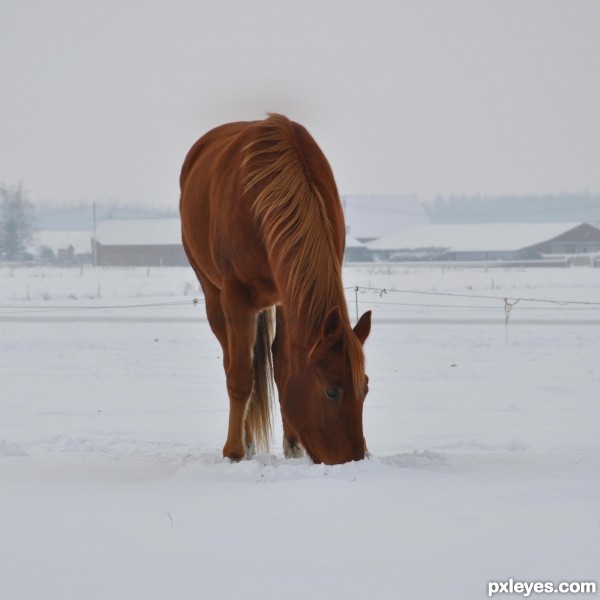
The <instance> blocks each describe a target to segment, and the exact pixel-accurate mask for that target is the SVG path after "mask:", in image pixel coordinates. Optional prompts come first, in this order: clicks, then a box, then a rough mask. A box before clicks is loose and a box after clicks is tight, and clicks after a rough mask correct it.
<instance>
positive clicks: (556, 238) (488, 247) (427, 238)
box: [367, 223, 600, 261]
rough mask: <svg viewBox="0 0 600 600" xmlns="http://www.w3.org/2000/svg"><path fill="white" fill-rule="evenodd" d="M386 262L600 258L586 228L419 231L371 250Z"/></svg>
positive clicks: (594, 233)
mask: <svg viewBox="0 0 600 600" xmlns="http://www.w3.org/2000/svg"><path fill="white" fill-rule="evenodd" d="M367 247H368V249H369V250H370V251H371V252H372V253H373V254H374V255H375V257H376V258H379V259H383V260H418V261H426V260H429V261H432V260H444V261H470V260H480V261H489V260H492V261H493V260H504V261H515V260H517V261H519V260H540V259H543V258H547V257H549V256H550V257H551V256H553V257H558V256H564V255H574V254H585V253H592V252H600V229H597V228H596V227H592V226H591V225H588V224H587V223H510V224H508V223H506V224H505V223H502V224H472V225H471V224H470V225H420V226H415V227H410V228H408V229H405V230H403V231H400V232H399V233H396V234H394V235H391V236H386V237H382V238H380V239H378V240H375V241H373V242H370V243H368V244H367Z"/></svg>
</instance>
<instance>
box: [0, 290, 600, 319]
mask: <svg viewBox="0 0 600 600" xmlns="http://www.w3.org/2000/svg"><path fill="white" fill-rule="evenodd" d="M344 290H345V292H346V294H347V296H348V297H347V300H348V303H349V305H351V306H352V305H354V309H355V313H356V318H357V319H358V316H359V315H358V312H359V309H360V307H361V306H365V308H371V307H372V308H376V307H386V308H391V311H390V312H393V311H394V310H395V309H394V307H408V308H417V309H427V310H431V311H455V310H468V311H498V310H499V309H501V310H504V313H505V314H510V313H511V312H512V309H513V308H514V307H515V306H517V305H519V310H522V311H545V312H547V311H548V310H554V311H557V310H560V311H561V312H563V311H600V302H596V301H588V300H567V299H555V298H534V297H521V296H504V295H502V296H498V295H486V294H476V293H472V294H466V293H457V292H440V291H425V290H414V289H395V288H394V289H390V288H378V287H371V286H348V287H346V288H344ZM403 298H407V300H404V299H403ZM408 298H410V299H413V298H414V300H408ZM421 299H422V300H421ZM434 299H435V301H434ZM203 303H204V298H203V297H193V298H190V299H185V300H173V301H164V302H136V303H122V304H117V303H110V304H108V303H107V304H103V303H99V302H98V301H94V303H93V304H83V305H82V304H79V305H77V304H74V303H73V304H69V305H67V304H56V305H54V304H24V303H22V302H19V303H10V304H0V315H4V316H9V315H15V314H32V313H57V312H87V311H89V312H95V311H115V310H137V309H148V308H173V307H190V306H197V305H199V304H203Z"/></svg>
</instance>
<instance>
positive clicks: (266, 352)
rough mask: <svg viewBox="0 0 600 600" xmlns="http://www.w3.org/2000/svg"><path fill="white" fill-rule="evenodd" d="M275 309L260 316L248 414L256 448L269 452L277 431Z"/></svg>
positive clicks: (247, 426)
mask: <svg viewBox="0 0 600 600" xmlns="http://www.w3.org/2000/svg"><path fill="white" fill-rule="evenodd" d="M273 336H274V327H273V309H270V308H267V309H265V310H263V311H261V312H260V313H259V314H258V317H257V320H256V341H255V342H254V355H253V359H252V368H253V370H254V387H253V389H252V395H251V396H250V404H249V406H248V413H247V415H246V428H247V429H248V431H249V432H250V433H251V434H252V437H253V438H254V443H255V445H256V449H257V450H259V451H264V452H268V451H269V442H270V439H271V434H272V432H273V423H272V417H271V415H272V412H273V395H274V391H273V355H272V354H271V345H272V343H273Z"/></svg>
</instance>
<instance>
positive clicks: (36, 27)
mask: <svg viewBox="0 0 600 600" xmlns="http://www.w3.org/2000/svg"><path fill="white" fill-rule="evenodd" d="M0 30H1V34H0V89H1V93H0V183H4V184H17V183H19V182H22V183H23V186H24V188H25V189H26V190H28V191H29V195H30V198H31V199H32V200H33V201H34V202H40V201H54V202H60V201H63V200H66V201H92V200H96V201H99V202H102V201H108V200H123V201H128V202H131V201H137V202H143V203H148V204H153V205H161V206H171V207H175V206H176V205H177V202H178V194H179V188H178V176H179V169H180V166H181V163H182V161H183V159H184V156H185V153H186V152H187V150H188V149H189V147H190V146H191V144H192V143H193V142H194V141H195V140H196V139H197V138H198V137H199V136H200V135H201V134H202V133H204V132H205V131H206V130H208V129H210V128H211V127H213V126H215V125H218V124H220V123H222V122H226V121H231V120H238V119H243V120H246V119H255V118H262V116H263V115H264V114H265V113H266V112H268V111H274V112H283V113H285V114H287V115H288V116H290V117H291V118H293V119H295V120H297V121H299V122H301V123H303V124H304V125H305V126H306V127H307V128H308V129H309V131H310V132H311V133H312V134H313V136H314V137H315V138H316V140H317V142H318V143H319V144H320V145H321V147H322V148H323V150H324V152H325V154H326V155H327V156H328V158H329V160H330V162H331V164H332V167H333V169H334V173H335V175H336V179H337V182H338V187H339V189H340V192H341V193H342V194H407V193H408V194H417V195H419V197H421V198H422V199H427V198H431V197H433V196H435V195H436V194H451V193H482V194H495V193H545V192H557V191H561V190H570V191H582V190H589V191H593V192H598V191H600V168H599V166H600V108H599V107H600V2H597V1H596V0H562V1H553V0H499V1H485V0H473V1H451V0H415V1H404V0H392V1H389V2H387V1H383V0H369V1H366V0H365V1H354V2H352V1H348V0H302V1H299V0H298V1H285V0H278V1H276V0H272V1H265V0H258V1H252V0H245V1H244V0H236V1H226V0H222V1H215V2H209V1H204V0H201V1H199V0H143V1H142V0H119V1H113V0H103V1H95V2H91V1H86V0H52V1H51V2H50V1H44V0H2V2H1V3H0Z"/></svg>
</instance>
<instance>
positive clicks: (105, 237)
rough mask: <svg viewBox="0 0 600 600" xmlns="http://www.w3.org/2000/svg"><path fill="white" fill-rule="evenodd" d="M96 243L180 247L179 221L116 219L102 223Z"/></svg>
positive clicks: (97, 232)
mask: <svg viewBox="0 0 600 600" xmlns="http://www.w3.org/2000/svg"><path fill="white" fill-rule="evenodd" d="M96 241H97V242H98V243H99V244H102V245H103V246H180V245H181V221H180V220H179V219H115V220H108V221H101V222H100V223H99V224H98V226H97V227H96Z"/></svg>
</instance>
